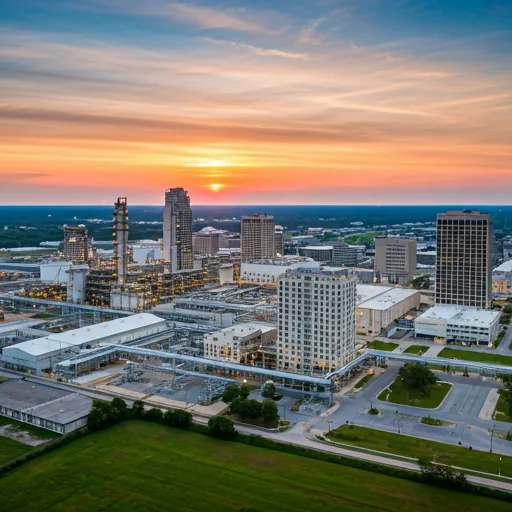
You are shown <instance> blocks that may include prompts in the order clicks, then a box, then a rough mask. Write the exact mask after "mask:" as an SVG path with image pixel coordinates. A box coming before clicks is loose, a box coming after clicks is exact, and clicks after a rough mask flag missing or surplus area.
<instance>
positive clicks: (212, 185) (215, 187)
mask: <svg viewBox="0 0 512 512" xmlns="http://www.w3.org/2000/svg"><path fill="white" fill-rule="evenodd" d="M208 187H209V188H210V190H211V191H212V192H219V191H220V190H221V189H222V188H224V185H223V184H222V183H210V184H209V185H208Z"/></svg>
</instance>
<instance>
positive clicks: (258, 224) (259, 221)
mask: <svg viewBox="0 0 512 512" xmlns="http://www.w3.org/2000/svg"><path fill="white" fill-rule="evenodd" d="M275 248H276V240H275V227H274V217H272V216H271V215H266V214H264V213H254V214H253V215H251V216H250V217H249V216H247V217H245V216H244V217H242V234H241V249H242V259H244V260H266V259H272V258H274V257H275V253H276V249H275Z"/></svg>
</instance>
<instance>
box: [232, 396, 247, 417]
mask: <svg viewBox="0 0 512 512" xmlns="http://www.w3.org/2000/svg"><path fill="white" fill-rule="evenodd" d="M246 401H247V400H244V399H243V398H240V397H238V398H235V399H234V400H233V402H232V403H231V406H230V408H229V410H230V411H231V414H241V412H242V407H243V404H244V402H246Z"/></svg>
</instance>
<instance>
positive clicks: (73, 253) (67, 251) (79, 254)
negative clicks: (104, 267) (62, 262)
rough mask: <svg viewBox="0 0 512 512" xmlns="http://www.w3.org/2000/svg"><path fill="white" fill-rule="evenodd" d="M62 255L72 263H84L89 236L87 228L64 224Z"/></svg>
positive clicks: (87, 254) (86, 257)
mask: <svg viewBox="0 0 512 512" xmlns="http://www.w3.org/2000/svg"><path fill="white" fill-rule="evenodd" d="M62 253H63V254H64V257H65V258H66V259H68V260H69V261H72V262H73V263H85V262H86V261H87V260H88V258H89V238H88V236H87V228H86V227H85V226H84V225H83V224H80V225H79V226H68V225H67V224H64V248H63V250H62Z"/></svg>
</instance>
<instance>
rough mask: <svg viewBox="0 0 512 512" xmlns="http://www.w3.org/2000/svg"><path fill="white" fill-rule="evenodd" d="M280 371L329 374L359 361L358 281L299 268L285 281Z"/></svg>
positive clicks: (281, 299) (327, 271) (281, 292)
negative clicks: (357, 357)
mask: <svg viewBox="0 0 512 512" xmlns="http://www.w3.org/2000/svg"><path fill="white" fill-rule="evenodd" d="M278 300H279V314H278V353H277V363H278V367H279V368H281V369H283V370H290V371H294V372H300V373H304V374H308V375H310V374H325V373H329V372H331V371H333V370H335V369H337V368H339V367H341V366H343V365H344V364H346V363H348V362H349V361H350V360H352V359H353V358H354V357H355V351H356V278H355V277H346V276H344V275H343V270H342V269H339V268H331V267H327V268H326V267H324V268H323V269H321V270H320V269H311V268H298V269H296V270H292V271H291V272H289V273H288V274H286V275H284V276H282V277H281V278H280V279H279V285H278Z"/></svg>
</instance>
